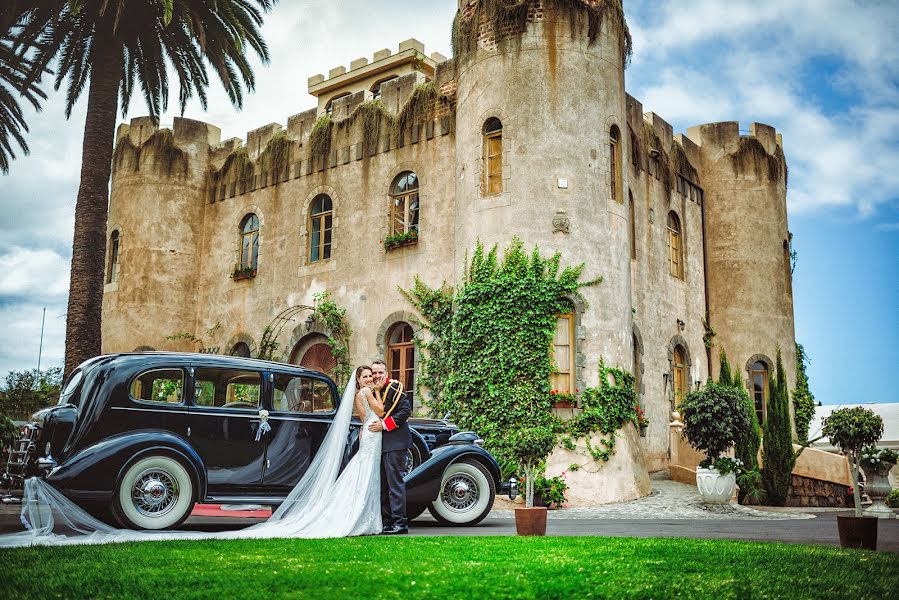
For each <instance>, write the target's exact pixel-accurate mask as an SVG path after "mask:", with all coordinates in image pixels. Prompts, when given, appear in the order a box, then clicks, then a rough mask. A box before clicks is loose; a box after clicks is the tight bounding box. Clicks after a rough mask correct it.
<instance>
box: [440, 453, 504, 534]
mask: <svg viewBox="0 0 899 600" xmlns="http://www.w3.org/2000/svg"><path fill="white" fill-rule="evenodd" d="M495 497H496V485H495V484H494V482H493V477H491V476H490V473H488V472H487V469H485V468H484V467H483V465H481V464H480V463H478V462H477V461H474V460H471V461H468V460H465V461H461V462H457V463H453V464H451V465H450V466H448V467H447V468H446V470H445V471H444V472H443V479H442V480H441V482H440V491H439V492H438V495H437V499H436V500H434V501H433V502H432V503H431V505H430V506H429V507H428V511H429V512H430V513H431V516H433V517H434V518H435V519H436V520H437V522H438V523H440V524H441V525H455V526H465V525H468V526H470V525H476V524H478V523H480V522H481V521H482V520H483V519H484V517H486V516H487V514H488V513H489V512H490V509H491V508H493V500H494V498H495Z"/></svg>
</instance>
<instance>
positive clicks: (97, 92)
mask: <svg viewBox="0 0 899 600" xmlns="http://www.w3.org/2000/svg"><path fill="white" fill-rule="evenodd" d="M107 39H109V38H107ZM101 48H102V50H101ZM94 52H95V57H94V59H93V61H92V64H91V73H90V87H89V89H88V97H87V118H86V119H85V123H84V141H83V143H82V151H81V185H80V186H79V188H78V199H77V201H76V203H75V237H74V240H73V242H72V271H71V278H70V280H69V306H68V312H67V315H66V358H65V376H66V377H68V375H69V373H71V372H72V371H73V370H74V369H75V367H77V366H78V365H79V364H81V363H82V362H84V361H85V360H87V359H89V358H92V357H94V356H97V355H99V354H100V319H101V315H102V310H103V271H104V262H105V256H106V218H107V214H108V212H109V175H110V171H111V169H112V146H113V137H114V135H115V122H116V111H117V108H118V101H119V80H120V78H121V65H122V52H121V49H120V45H119V44H117V43H115V42H107V43H105V44H103V43H102V42H101V40H100V39H97V38H95V41H94Z"/></svg>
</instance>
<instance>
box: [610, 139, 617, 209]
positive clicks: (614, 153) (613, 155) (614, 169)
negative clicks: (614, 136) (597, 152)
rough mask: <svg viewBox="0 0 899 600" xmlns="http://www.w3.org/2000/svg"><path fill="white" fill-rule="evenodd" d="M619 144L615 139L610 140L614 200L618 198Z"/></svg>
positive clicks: (611, 181)
mask: <svg viewBox="0 0 899 600" xmlns="http://www.w3.org/2000/svg"><path fill="white" fill-rule="evenodd" d="M617 153H618V144H617V143H616V142H615V140H611V141H610V142H609V173H610V175H609V183H610V186H611V189H610V190H609V191H610V192H611V194H612V199H613V200H618V164H617V163H618V161H617V160H616V159H617V157H618V154H617Z"/></svg>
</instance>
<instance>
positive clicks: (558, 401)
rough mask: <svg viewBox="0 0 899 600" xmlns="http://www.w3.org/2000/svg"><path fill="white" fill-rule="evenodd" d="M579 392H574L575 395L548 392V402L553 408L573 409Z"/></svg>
mask: <svg viewBox="0 0 899 600" xmlns="http://www.w3.org/2000/svg"><path fill="white" fill-rule="evenodd" d="M579 392H580V390H575V393H574V394H572V393H571V392H560V391H559V390H550V392H549V400H550V402H551V403H552V406H553V408H575V407H577V394H578V393H579Z"/></svg>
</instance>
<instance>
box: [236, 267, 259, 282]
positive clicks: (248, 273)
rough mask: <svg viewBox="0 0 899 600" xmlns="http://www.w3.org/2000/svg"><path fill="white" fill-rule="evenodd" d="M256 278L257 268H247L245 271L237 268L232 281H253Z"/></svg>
mask: <svg viewBox="0 0 899 600" xmlns="http://www.w3.org/2000/svg"><path fill="white" fill-rule="evenodd" d="M254 277H256V267H247V268H244V269H241V268H237V269H234V273H232V274H231V279H233V280H234V281H240V280H241V279H252V278H254Z"/></svg>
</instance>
